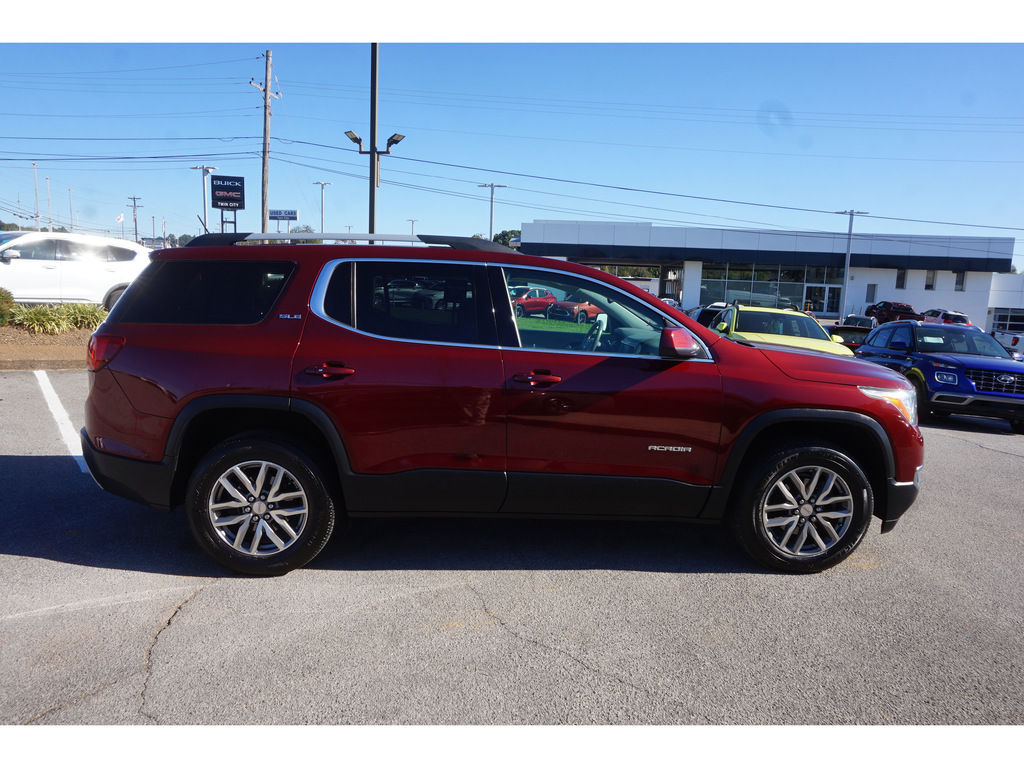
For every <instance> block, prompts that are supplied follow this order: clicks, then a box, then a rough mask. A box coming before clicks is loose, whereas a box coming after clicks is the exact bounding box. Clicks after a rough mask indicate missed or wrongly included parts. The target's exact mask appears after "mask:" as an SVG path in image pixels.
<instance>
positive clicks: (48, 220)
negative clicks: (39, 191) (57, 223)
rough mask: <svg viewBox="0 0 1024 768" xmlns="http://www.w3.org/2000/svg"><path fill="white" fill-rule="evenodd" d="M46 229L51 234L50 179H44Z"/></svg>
mask: <svg viewBox="0 0 1024 768" xmlns="http://www.w3.org/2000/svg"><path fill="white" fill-rule="evenodd" d="M46 228H47V229H48V230H50V231H51V232H53V206H52V205H50V177H49V176H47V177H46Z"/></svg>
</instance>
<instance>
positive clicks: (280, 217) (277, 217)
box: [267, 208, 299, 221]
mask: <svg viewBox="0 0 1024 768" xmlns="http://www.w3.org/2000/svg"><path fill="white" fill-rule="evenodd" d="M267 218H269V219H270V220H271V221H298V220H299V212H298V211H297V210H294V209H290V208H288V209H282V208H271V209H270V211H269V215H268V217H267Z"/></svg>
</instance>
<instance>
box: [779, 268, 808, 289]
mask: <svg viewBox="0 0 1024 768" xmlns="http://www.w3.org/2000/svg"><path fill="white" fill-rule="evenodd" d="M779 282H780V283H800V285H803V284H804V268H803V267H783V268H782V269H781V270H780V272H779Z"/></svg>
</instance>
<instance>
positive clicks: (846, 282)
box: [836, 210, 867, 322]
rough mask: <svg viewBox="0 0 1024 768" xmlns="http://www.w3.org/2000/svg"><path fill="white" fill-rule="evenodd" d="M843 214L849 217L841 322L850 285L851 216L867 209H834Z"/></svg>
mask: <svg viewBox="0 0 1024 768" xmlns="http://www.w3.org/2000/svg"><path fill="white" fill-rule="evenodd" d="M836 213H841V214H843V215H848V216H849V217H850V228H849V230H847V233H846V269H844V270H843V312H842V314H841V315H839V321H840V322H842V321H843V320H845V319H846V306H847V303H848V302H847V300H846V297H847V293H848V291H849V287H850V254H851V252H852V251H853V217H854V216H857V215H865V214H867V211H854V210H849V211H836Z"/></svg>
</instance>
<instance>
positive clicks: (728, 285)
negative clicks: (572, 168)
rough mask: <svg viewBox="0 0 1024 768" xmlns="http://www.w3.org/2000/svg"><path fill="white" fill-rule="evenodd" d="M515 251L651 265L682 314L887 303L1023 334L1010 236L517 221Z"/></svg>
mask: <svg viewBox="0 0 1024 768" xmlns="http://www.w3.org/2000/svg"><path fill="white" fill-rule="evenodd" d="M520 247H521V250H522V251H523V252H524V253H529V254H534V255H538V256H549V257H554V258H562V259H566V260H568V261H573V262H577V263H582V264H591V265H594V266H611V265H620V266H621V265H633V266H653V267H658V268H659V281H658V282H659V286H658V295H659V296H664V295H670V296H672V297H673V298H677V299H678V300H679V301H680V303H681V304H682V306H683V307H684V308H689V307H695V306H697V305H700V304H708V303H711V302H713V301H740V302H750V301H754V302H784V303H789V304H794V305H796V306H798V307H800V308H802V309H806V310H808V311H811V312H814V313H815V315H817V316H818V317H819V319H823V320H828V319H837V318H839V316H840V314H841V313H842V312H843V311H844V307H845V311H846V313H847V314H857V313H860V312H862V311H863V309H864V308H865V307H866V306H868V305H869V304H874V303H875V302H877V301H884V300H889V301H901V302H906V303H908V304H913V305H914V307H915V308H916V309H917V310H918V311H924V310H927V309H933V308H941V309H951V310H957V311H961V312H964V313H966V314H967V315H968V316H969V317H970V318H971V320H972V322H974V323H975V324H978V325H981V326H983V327H984V328H986V330H989V329H990V328H995V329H998V330H1021V331H1024V275H1011V274H1009V272H1010V268H1011V263H1012V257H1013V248H1014V238H1012V237H936V236H932V235H883V234H863V233H855V234H853V235H852V236H850V235H848V234H847V233H832V232H788V231H782V230H751V229H714V228H709V227H664V226H655V225H653V224H651V223H648V222H597V221H533V222H528V223H523V225H522V235H521V246H520ZM848 250H849V263H850V275H849V280H846V261H847V253H848ZM844 288H845V290H846V291H847V295H846V296H845V297H844V296H843V290H844ZM1009 324H1014V325H1019V328H1010V327H1009ZM1000 325H1002V326H1004V327H997V326H1000Z"/></svg>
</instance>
